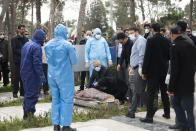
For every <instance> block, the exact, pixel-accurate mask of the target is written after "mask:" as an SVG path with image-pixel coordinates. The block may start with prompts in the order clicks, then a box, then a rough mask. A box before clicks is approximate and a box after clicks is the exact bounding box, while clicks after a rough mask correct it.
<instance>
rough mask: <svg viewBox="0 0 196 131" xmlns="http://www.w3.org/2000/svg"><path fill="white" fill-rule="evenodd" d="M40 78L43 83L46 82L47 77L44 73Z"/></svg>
mask: <svg viewBox="0 0 196 131" xmlns="http://www.w3.org/2000/svg"><path fill="white" fill-rule="evenodd" d="M40 79H41V82H42V83H46V78H45V76H44V75H42V76H40Z"/></svg>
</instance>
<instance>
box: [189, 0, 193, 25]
mask: <svg viewBox="0 0 196 131" xmlns="http://www.w3.org/2000/svg"><path fill="white" fill-rule="evenodd" d="M192 21H193V0H190V14H189V27H190V28H191V29H192Z"/></svg>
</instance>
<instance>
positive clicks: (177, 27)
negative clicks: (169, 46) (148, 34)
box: [170, 25, 182, 34]
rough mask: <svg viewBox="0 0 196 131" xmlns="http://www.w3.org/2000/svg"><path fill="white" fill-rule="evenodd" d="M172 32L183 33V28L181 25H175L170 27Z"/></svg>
mask: <svg viewBox="0 0 196 131" xmlns="http://www.w3.org/2000/svg"><path fill="white" fill-rule="evenodd" d="M170 33H172V34H181V33H182V28H181V27H180V26H178V25H177V26H174V27H172V28H171V29H170Z"/></svg>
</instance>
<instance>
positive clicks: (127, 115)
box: [126, 112, 135, 118]
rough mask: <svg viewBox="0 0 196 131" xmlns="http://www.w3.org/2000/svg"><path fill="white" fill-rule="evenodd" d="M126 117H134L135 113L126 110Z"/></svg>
mask: <svg viewBox="0 0 196 131" xmlns="http://www.w3.org/2000/svg"><path fill="white" fill-rule="evenodd" d="M126 117H129V118H135V114H133V113H130V112H128V113H127V114H126Z"/></svg>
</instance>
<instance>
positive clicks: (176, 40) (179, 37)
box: [174, 36, 184, 42]
mask: <svg viewBox="0 0 196 131" xmlns="http://www.w3.org/2000/svg"><path fill="white" fill-rule="evenodd" d="M180 40H184V38H183V37H182V36H178V37H177V38H176V39H175V40H174V42H178V41H180Z"/></svg>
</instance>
